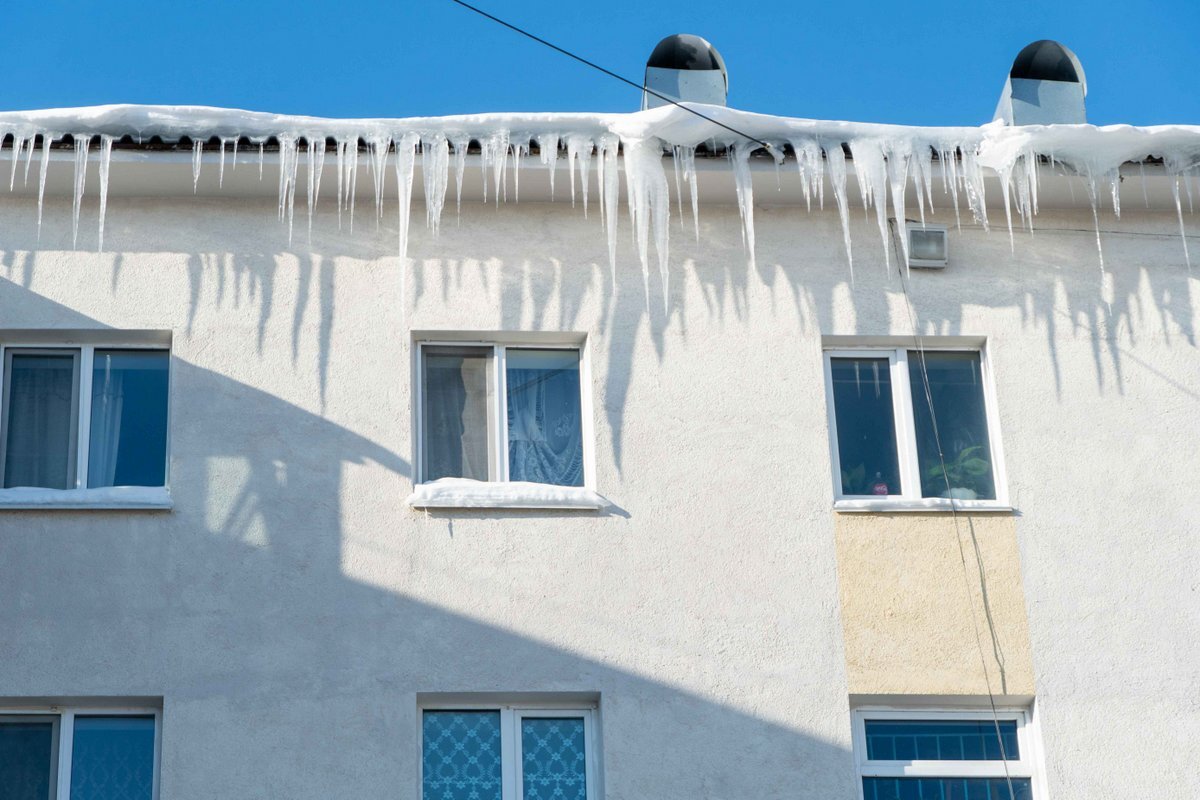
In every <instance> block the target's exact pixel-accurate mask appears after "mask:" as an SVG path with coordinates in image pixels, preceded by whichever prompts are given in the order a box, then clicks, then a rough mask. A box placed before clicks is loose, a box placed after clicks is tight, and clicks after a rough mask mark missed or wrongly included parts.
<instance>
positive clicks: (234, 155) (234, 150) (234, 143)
mask: <svg viewBox="0 0 1200 800" xmlns="http://www.w3.org/2000/svg"><path fill="white" fill-rule="evenodd" d="M237 151H238V137H237V136H235V137H233V164H232V165H231V166H232V167H233V171H234V172H237V161H238V159H237Z"/></svg>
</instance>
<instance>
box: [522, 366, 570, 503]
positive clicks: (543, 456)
mask: <svg viewBox="0 0 1200 800" xmlns="http://www.w3.org/2000/svg"><path fill="white" fill-rule="evenodd" d="M507 362H508V364H507V377H508V476H509V479H510V480H514V481H531V482H533V483H549V484H554V485H556V486H582V485H583V426H582V424H581V419H580V402H579V351H577V350H525V349H515V348H510V349H509V350H508V353H507Z"/></svg>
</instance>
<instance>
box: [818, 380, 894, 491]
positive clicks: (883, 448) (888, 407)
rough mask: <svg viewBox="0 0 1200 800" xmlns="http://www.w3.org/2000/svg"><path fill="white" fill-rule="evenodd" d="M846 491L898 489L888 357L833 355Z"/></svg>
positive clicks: (834, 402)
mask: <svg viewBox="0 0 1200 800" xmlns="http://www.w3.org/2000/svg"><path fill="white" fill-rule="evenodd" d="M830 372H831V373H832V377H833V409H834V417H835V421H836V423H837V438H838V458H839V459H840V460H841V466H842V494H846V495H876V494H878V495H887V494H900V493H901V491H900V464H899V459H898V458H897V455H896V415H895V411H894V410H893V406H892V376H891V372H890V371H889V362H888V359H886V358H831V359H830Z"/></svg>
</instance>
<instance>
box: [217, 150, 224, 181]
mask: <svg viewBox="0 0 1200 800" xmlns="http://www.w3.org/2000/svg"><path fill="white" fill-rule="evenodd" d="M220 145H221V156H220V159H219V160H218V161H217V164H218V166H217V188H218V189H223V188H224V187H225V139H223V138H222V139H221V141H220Z"/></svg>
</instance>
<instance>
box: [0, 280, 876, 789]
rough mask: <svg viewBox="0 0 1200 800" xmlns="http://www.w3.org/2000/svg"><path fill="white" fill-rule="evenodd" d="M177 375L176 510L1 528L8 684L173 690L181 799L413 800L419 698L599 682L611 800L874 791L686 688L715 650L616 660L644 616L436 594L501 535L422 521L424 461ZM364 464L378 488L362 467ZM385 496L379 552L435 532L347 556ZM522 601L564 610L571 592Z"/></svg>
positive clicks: (262, 396)
mask: <svg viewBox="0 0 1200 800" xmlns="http://www.w3.org/2000/svg"><path fill="white" fill-rule="evenodd" d="M0 309H3V310H4V312H5V313H4V316H5V319H6V324H8V325H11V326H14V327H63V328H69V329H93V328H103V327H105V326H103V325H100V324H98V323H97V322H96V321H95V320H93V319H90V318H87V317H85V316H83V315H81V314H78V313H77V312H74V311H72V310H70V309H68V308H66V307H64V306H62V305H60V304H57V303H54V302H52V301H50V300H48V299H46V298H44V297H42V296H40V295H38V294H36V293H35V292H32V291H28V290H25V289H23V288H21V287H20V286H18V285H16V284H12V283H8V282H4V283H2V284H0ZM172 370H173V372H172V387H173V388H172V392H173V396H174V406H173V414H174V420H173V425H172V453H173V457H172V467H171V483H172V492H173V496H174V498H175V502H176V506H175V509H174V510H173V511H172V512H170V513H165V512H54V513H47V512H39V513H24V512H7V513H4V514H3V516H0V642H2V643H3V644H2V647H3V651H4V654H3V657H2V658H0V686H3V687H4V693H5V694H7V695H10V696H49V697H54V696H160V695H161V696H163V697H164V698H165V716H164V740H163V742H164V745H163V780H164V783H163V796H164V797H190V798H209V797H211V798H218V797H247V798H296V799H297V800H298V799H299V798H327V797H367V796H384V797H405V798H415V797H416V796H417V784H416V777H415V776H416V763H417V753H416V752H415V751H416V730H417V724H418V723H417V716H416V699H415V693H416V692H439V691H460V692H461V691H491V692H519V691H529V692H588V693H598V694H599V696H600V698H601V704H602V706H601V707H602V712H601V713H602V723H603V726H604V734H603V754H604V762H605V775H606V781H607V792H606V796H607V797H609V798H641V797H656V798H680V800H683V799H684V798H687V799H688V800H692V798H699V797H711V798H724V797H759V798H793V797H808V798H813V800H817V798H821V799H822V800H823V799H824V798H851V797H853V796H855V789H854V778H853V765H852V759H851V756H850V753H849V752H848V751H847V750H846V748H845V747H843V746H840V745H838V744H835V743H832V742H830V741H827V740H824V739H822V738H818V737H816V736H813V735H811V734H808V733H806V732H804V731H803V730H801V729H800V728H801V727H802V726H803V725H804V724H805V723H804V722H803V721H801V720H796V721H795V723H794V727H793V726H792V725H789V724H787V723H785V722H783V721H781V720H783V719H787V718H788V717H790V716H792V715H794V714H795V708H794V707H792V708H790V709H783V708H770V707H763V708H761V709H760V708H759V702H758V701H757V700H756V699H755V697H751V696H745V695H743V694H741V693H739V692H736V691H732V690H731V691H729V692H728V694H726V695H724V696H716V695H714V696H708V697H706V696H701V695H699V694H697V693H695V692H694V691H689V690H687V689H683V688H679V687H680V686H682V685H685V684H686V683H687V681H688V680H689V679H691V680H703V682H704V684H705V685H714V684H713V681H712V678H713V676H712V675H709V674H708V673H709V672H710V671H711V670H713V669H714V668H717V667H716V666H715V665H718V664H720V663H721V660H720V659H713V660H712V663H711V664H708V663H701V659H699V658H698V656H699V655H701V654H683V653H680V652H678V651H675V653H674V654H673V655H672V656H670V657H663V658H662V659H660V661H659V662H658V664H657V668H656V669H655V674H654V675H653V676H649V675H645V674H634V673H631V672H629V671H628V670H626V669H623V668H622V667H621V666H619V665H620V664H621V663H622V662H623V660H625V659H626V657H627V654H628V653H630V652H635V651H636V650H637V649H638V648H639V647H645V646H649V645H648V643H645V642H642V643H639V642H638V641H637V637H638V636H639V635H641V634H639V633H638V632H637V631H638V630H639V626H638V625H636V624H634V623H633V622H630V624H629V629H628V631H626V632H622V631H620V630H618V631H612V630H608V631H605V632H604V633H605V635H604V637H603V639H602V641H603V642H606V643H607V644H603V645H597V646H596V647H594V648H592V649H590V650H589V652H588V653H587V654H586V655H584V654H581V653H578V652H574V651H573V650H572V649H571V648H570V647H569V646H565V645H564V644H563V642H566V641H567V639H568V638H569V637H559V636H557V635H556V631H555V630H554V629H553V628H551V627H545V628H544V630H545V631H546V636H547V638H546V639H545V640H540V641H539V640H534V639H531V638H528V637H526V636H523V635H521V634H520V633H519V632H517V631H515V630H513V629H509V628H507V627H505V626H504V625H503V624H498V623H495V622H492V623H488V622H485V621H481V620H482V619H486V618H489V617H495V616H496V615H495V614H493V613H491V611H492V609H490V608H488V607H487V604H484V605H483V606H480V607H478V609H477V610H478V618H476V616H475V615H473V614H471V613H465V612H463V611H461V610H460V611H458V612H455V611H452V610H449V609H447V608H442V607H438V606H435V605H432V604H430V603H427V602H422V600H421V599H420V597H421V595H422V594H423V593H432V594H438V595H439V596H443V597H445V596H454V593H455V586H456V585H457V586H460V587H464V595H465V594H467V592H466V591H465V586H466V582H468V581H470V580H472V577H471V576H470V575H460V574H457V573H456V572H454V571H453V565H454V564H455V560H454V550H455V549H456V548H462V549H463V550H464V551H466V550H470V549H472V548H476V547H478V546H480V545H481V544H482V543H483V542H482V541H481V539H483V538H486V537H487V536H488V535H489V534H487V533H481V532H480V531H479V530H478V529H476V530H474V531H473V532H470V533H467V534H461V535H456V536H451V535H449V534H448V532H447V529H446V526H445V525H444V524H443V522H442V521H434V522H433V523H431V524H421V522H420V518H419V516H417V515H414V514H413V512H411V511H409V510H407V509H406V508H405V507H404V506H403V491H401V490H400V489H401V487H405V486H407V480H406V479H407V478H408V477H409V475H410V471H411V469H410V465H409V463H408V461H407V460H406V459H405V458H403V457H402V456H400V455H398V454H396V453H393V452H390V451H389V450H387V449H386V448H384V447H382V446H380V445H378V444H377V443H375V442H372V441H370V440H369V439H367V438H364V437H362V436H360V435H358V434H355V433H353V432H351V431H349V430H347V429H345V428H344V427H341V426H339V425H337V424H335V423H333V422H331V421H330V420H328V419H326V418H324V417H322V416H320V415H317V414H314V413H311V412H308V411H305V410H303V409H301V408H298V407H296V406H294V405H291V404H289V403H286V402H284V401H282V400H281V399H279V398H278V397H276V396H274V395H271V394H267V393H265V392H262V391H260V390H258V389H255V388H252V387H250V386H247V385H245V384H241V383H238V382H236V381H233V380H231V379H229V378H228V377H225V376H222V375H220V374H217V373H215V372H212V371H210V370H207V369H203V368H200V367H197V366H195V365H192V364H189V363H187V362H184V361H182V360H180V359H179V358H175V359H173V363H172ZM268 422H269V424H268ZM363 466H369V467H371V473H372V476H373V481H372V482H363V481H360V480H356V479H355V477H356V476H355V475H353V474H352V473H354V471H355V470H356V469H358V468H359V467H363ZM372 503H373V504H379V505H380V506H381V507H383V508H384V509H385V510H386V512H387V516H388V517H389V518H392V519H395V520H396V525H395V530H394V531H375V532H373V536H372V537H371V540H372V541H374V542H377V543H378V542H383V543H384V544H385V546H386V543H387V542H388V539H389V536H394V537H406V538H409V537H414V538H416V539H417V540H418V541H412V539H411V538H410V540H409V541H407V542H403V543H402V545H398V546H396V547H395V549H394V550H393V551H391V552H382V553H378V554H373V553H371V552H370V551H369V550H364V549H362V548H358V549H350V548H348V547H347V541H349V540H350V539H352V538H354V537H355V536H356V535H357V534H361V533H363V532H362V531H356V530H352V529H351V527H348V526H352V525H353V522H348V520H360V519H363V517H361V516H360V515H358V514H356V513H355V508H354V507H355V506H361V505H362V504H372ZM368 518H370V517H368ZM379 518H380V517H379V516H376V517H374V519H379ZM512 521H513V522H514V523H515V522H517V521H518V520H516V519H515V518H514V519H513V520H512ZM563 524H564V525H570V524H572V523H571V522H570V521H568V520H566V519H564V522H563ZM516 527H517V526H516V525H513V526H509V529H508V530H506V531H504V532H502V533H495V534H494V535H497V536H500V535H503V536H507V537H508V538H509V539H510V540H511V547H510V548H509V549H508V552H509V553H510V555H511V559H510V560H505V559H501V560H498V561H497V562H496V563H495V564H494V565H493V566H492V568H491V571H490V574H489V575H488V576H487V578H486V580H488V581H489V582H490V583H491V584H492V585H494V586H495V587H497V591H498V592H502V591H503V588H502V587H505V586H507V585H509V584H510V583H511V580H510V579H511V578H517V577H519V578H520V579H521V581H522V582H526V581H528V579H529V578H530V575H529V563H528V561H527V560H526V561H522V559H521V558H520V553H521V551H522V549H523V548H524V547H536V548H538V550H539V552H540V551H542V550H543V549H544V548H541V547H540V546H539V545H537V543H536V542H530V541H525V542H522V541H521V538H520V535H519V533H518V532H517V531H516ZM583 533H584V532H583V531H581V535H582V534H583ZM434 551H437V552H436V553H434ZM543 558H544V553H543ZM439 566H440V567H441V571H439V570H438V567H439ZM447 567H450V569H449V571H447V569H446V568H447ZM555 569H556V570H557V571H559V572H565V573H567V574H568V575H569V573H571V572H580V571H587V570H590V569H592V566H591V565H589V564H586V563H568V562H561V561H560V562H559V563H557V564H556V567H555ZM351 572H353V573H355V574H358V575H367V576H370V579H362V578H357V577H351V575H350V573H351ZM476 577H478V576H476ZM613 580H614V581H620V580H623V578H622V577H621V576H613ZM568 583H569V581H568ZM431 590H432V591H431ZM575 600H578V598H575ZM506 602H511V598H510V597H506V596H504V595H503V594H502V593H498V594H497V595H496V600H495V603H496V605H497V606H498V607H502V606H503V605H504V604H505V603H506ZM524 602H529V603H536V604H541V605H544V607H545V608H546V613H545V614H544V615H543V614H538V613H536V609H535V613H534V614H533V615H531V616H530V617H529V618H532V619H536V618H540V617H541V618H545V619H559V618H562V617H561V614H562V613H563V612H562V606H563V604H564V603H565V604H566V605H568V606H569V605H570V604H571V602H572V598H563V597H547V596H544V595H540V594H539V593H538V592H533V593H531V594H529V595H526V596H524ZM587 605H588V604H587V603H582V604H581V608H583V609H585V610H584V611H583V612H582V613H583V614H584V617H585V618H584V619H582V620H581V621H580V624H582V625H585V626H586V625H587V624H588V623H587V620H586V607H587ZM645 613H654V612H653V611H652V610H647V611H646V612H645ZM696 613H701V614H706V615H709V614H711V615H713V618H714V619H719V618H721V615H722V614H723V613H724V612H723V610H722V608H721V607H720V604H719V603H718V602H717V601H715V600H714V602H713V605H712V607H710V608H703V609H698V610H697V612H696ZM501 616H503V615H502V614H501ZM728 624H729V625H736V624H739V623H736V622H734V621H730V622H729V623H728ZM795 635H796V636H798V637H800V638H804V636H805V634H804V632H796V634H795ZM833 646H834V645H833V644H832V643H831V645H830V647H833ZM789 669H791V670H794V671H795V674H796V675H797V676H799V679H798V685H800V684H802V683H804V682H805V677H804V676H805V667H804V665H803V664H791V665H789ZM702 674H703V675H705V678H704V679H699V678H698V677H697V676H699V675H702ZM762 677H763V680H769V681H771V682H778V681H782V680H785V677H783V676H778V675H770V674H769V673H764V674H763V676H762ZM809 680H811V678H810V679H809ZM716 683H718V684H719V683H720V681H719V680H718V681H716ZM737 683H738V679H733V684H737ZM778 689H779V687H778V686H775V687H774V691H776V692H777V691H778ZM843 690H844V687H842V689H839V688H838V687H828V690H827V693H828V694H829V695H831V696H835V697H836V696H837V693H838V692H839V691H843ZM806 691H811V690H810V689H806ZM768 694H770V692H768ZM843 696H844V692H843ZM748 709H754V710H753V711H751V710H748ZM825 722H826V723H827V721H825ZM810 724H811V721H810ZM842 724H843V723H841V722H839V724H837V725H835V726H834V727H833V730H840V729H841V727H842Z"/></svg>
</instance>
